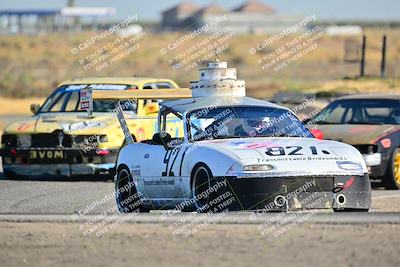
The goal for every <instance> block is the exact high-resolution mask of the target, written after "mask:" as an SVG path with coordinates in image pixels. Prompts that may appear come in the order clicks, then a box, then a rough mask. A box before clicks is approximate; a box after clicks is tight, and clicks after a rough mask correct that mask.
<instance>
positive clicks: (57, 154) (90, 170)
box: [0, 148, 118, 179]
mask: <svg viewBox="0 0 400 267" xmlns="http://www.w3.org/2000/svg"><path fill="white" fill-rule="evenodd" d="M100 153H104V150H103V151H102V152H100ZM100 153H99V151H98V150H90V151H85V152H83V151H81V150H77V149H71V148H34V149H33V148H32V149H13V148H9V149H2V150H0V155H1V157H2V162H3V170H4V173H5V174H6V175H7V176H11V177H21V178H25V177H37V178H44V179H46V178H52V177H64V178H68V177H79V176H96V177H97V176H101V177H103V176H105V177H107V178H109V179H111V178H112V176H113V175H114V173H115V161H116V157H117V153H118V152H117V150H107V154H100Z"/></svg>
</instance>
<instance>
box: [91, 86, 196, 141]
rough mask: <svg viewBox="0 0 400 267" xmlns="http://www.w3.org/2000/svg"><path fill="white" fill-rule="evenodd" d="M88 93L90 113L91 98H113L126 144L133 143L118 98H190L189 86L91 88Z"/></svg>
mask: <svg viewBox="0 0 400 267" xmlns="http://www.w3.org/2000/svg"><path fill="white" fill-rule="evenodd" d="M89 90H90V92H89V93H88V95H89V97H90V102H91V103H89V104H88V105H87V106H88V107H89V108H88V109H87V110H88V113H89V115H91V112H92V110H91V109H92V108H93V100H94V99H95V100H115V101H117V102H116V103H115V113H116V114H117V118H118V121H119V123H120V125H121V129H122V131H123V133H124V136H125V140H126V144H132V143H134V140H133V138H132V135H131V133H130V131H129V128H128V125H127V123H126V121H125V118H124V113H123V112H122V107H121V104H120V101H119V100H128V99H179V98H191V97H192V90H190V89H189V88H179V89H142V90H137V89H135V90H91V89H89Z"/></svg>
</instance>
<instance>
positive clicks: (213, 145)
mask: <svg viewBox="0 0 400 267" xmlns="http://www.w3.org/2000/svg"><path fill="white" fill-rule="evenodd" d="M199 143H201V146H207V147H208V148H209V149H213V150H219V151H220V152H221V153H224V154H227V152H228V151H229V152H230V154H233V155H234V156H235V157H236V162H238V163H239V164H237V166H236V170H235V173H238V172H241V170H242V166H243V165H248V164H271V165H273V167H274V169H275V171H276V173H277V175H287V176H290V175H331V174H337V175H348V174H352V175H362V174H364V173H367V168H366V166H365V163H364V160H363V158H362V156H361V154H360V153H359V151H358V150H356V149H355V148H354V147H352V146H350V145H347V144H344V143H340V142H336V141H330V140H319V139H315V138H288V137H282V138H261V137H257V138H242V139H225V140H207V141H201V142H199ZM349 161H351V162H356V163H357V164H358V165H359V166H360V168H359V169H358V170H354V171H348V170H343V169H342V168H340V167H339V165H338V163H339V162H349Z"/></svg>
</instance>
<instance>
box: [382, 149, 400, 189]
mask: <svg viewBox="0 0 400 267" xmlns="http://www.w3.org/2000/svg"><path fill="white" fill-rule="evenodd" d="M382 182H383V185H384V186H385V188H386V189H388V190H398V189H399V188H400V149H399V148H397V149H395V150H394V151H393V153H392V155H391V156H390V160H389V166H388V168H387V170H386V174H385V177H384V178H383V181H382Z"/></svg>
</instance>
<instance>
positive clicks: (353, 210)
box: [333, 208, 369, 212]
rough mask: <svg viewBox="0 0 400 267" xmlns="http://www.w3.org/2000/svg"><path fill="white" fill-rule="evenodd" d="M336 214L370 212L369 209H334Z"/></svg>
mask: <svg viewBox="0 0 400 267" xmlns="http://www.w3.org/2000/svg"><path fill="white" fill-rule="evenodd" d="M333 211H334V212H368V211H369V209H351V208H345V209H333Z"/></svg>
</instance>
